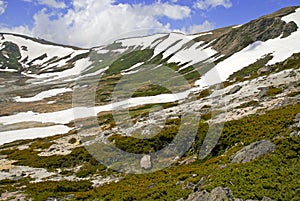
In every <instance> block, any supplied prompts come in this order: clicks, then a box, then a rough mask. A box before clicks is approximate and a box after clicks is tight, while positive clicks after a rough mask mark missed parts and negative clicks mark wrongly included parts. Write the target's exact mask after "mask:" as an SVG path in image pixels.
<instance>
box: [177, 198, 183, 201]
mask: <svg viewBox="0 0 300 201" xmlns="http://www.w3.org/2000/svg"><path fill="white" fill-rule="evenodd" d="M176 201H184V199H183V198H180V199H179V200H176Z"/></svg>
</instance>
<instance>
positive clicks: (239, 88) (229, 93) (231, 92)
mask: <svg viewBox="0 0 300 201" xmlns="http://www.w3.org/2000/svg"><path fill="white" fill-rule="evenodd" d="M241 88H242V87H241V86H240V85H236V86H235V87H233V88H232V89H230V91H229V92H228V93H227V95H231V94H235V93H237V92H238V91H239V90H241Z"/></svg>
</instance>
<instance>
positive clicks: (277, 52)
mask: <svg viewBox="0 0 300 201" xmlns="http://www.w3.org/2000/svg"><path fill="white" fill-rule="evenodd" d="M282 20H284V21H285V22H287V23H288V22H290V21H294V22H295V23H296V24H297V26H298V30H297V31H296V32H294V33H292V34H291V35H290V36H289V37H287V38H281V36H280V37H278V38H275V39H270V40H267V41H266V42H261V41H257V42H255V43H253V44H251V45H249V46H248V47H246V48H245V49H243V50H241V51H240V52H237V53H235V54H234V55H232V56H231V57H229V58H227V59H226V60H224V61H222V62H220V63H218V64H217V65H216V66H215V67H214V68H213V69H212V70H210V71H209V72H207V73H206V74H205V75H204V76H203V77H202V78H201V79H200V80H198V81H196V83H195V84H196V85H198V86H200V87H202V88H204V87H206V86H210V85H214V84H217V83H219V82H220V81H225V80H227V79H228V77H229V76H230V75H232V74H233V73H234V72H236V71H239V70H241V69H242V68H244V67H246V66H248V65H250V64H252V63H254V62H256V61H257V60H258V59H260V58H262V57H263V56H265V55H267V54H270V53H271V54H272V55H273V56H274V57H273V59H272V60H270V61H269V62H268V64H269V65H271V64H275V63H276V62H281V61H284V60H286V59H287V58H288V57H290V56H292V55H293V53H296V52H300V43H299V38H300V9H297V10H296V12H295V13H292V14H290V15H288V16H286V17H283V18H282Z"/></svg>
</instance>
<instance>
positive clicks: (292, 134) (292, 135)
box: [290, 131, 300, 137]
mask: <svg viewBox="0 0 300 201" xmlns="http://www.w3.org/2000/svg"><path fill="white" fill-rule="evenodd" d="M290 137H300V131H299V132H297V131H293V132H291V134H290Z"/></svg>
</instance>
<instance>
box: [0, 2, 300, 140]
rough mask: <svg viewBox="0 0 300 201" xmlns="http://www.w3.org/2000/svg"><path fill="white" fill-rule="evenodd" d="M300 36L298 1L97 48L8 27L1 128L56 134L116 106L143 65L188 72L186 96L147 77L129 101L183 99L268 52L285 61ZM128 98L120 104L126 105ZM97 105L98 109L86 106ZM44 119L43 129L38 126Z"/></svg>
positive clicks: (0, 42)
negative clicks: (236, 19) (202, 29)
mask: <svg viewBox="0 0 300 201" xmlns="http://www.w3.org/2000/svg"><path fill="white" fill-rule="evenodd" d="M264 30H267V31H266V32H264ZM246 36H247V37H246ZM299 41H300V8H296V7H290V8H286V9H283V10H281V11H279V12H276V13H274V14H271V15H268V16H263V17H261V18H259V19H257V20H253V21H251V22H249V23H246V24H243V25H239V26H233V27H226V28H222V29H218V30H213V31H211V32H207V33H199V34H195V35H184V34H181V33H169V34H154V35H151V36H145V37H137V38H126V39H119V40H117V41H115V42H114V43H113V44H109V45H106V46H101V47H96V48H92V49H80V48H76V47H69V46H62V45H57V44H53V43H50V42H46V41H43V40H40V39H34V38H30V37H26V36H20V35H13V34H6V33H5V34H1V35H0V83H1V85H0V87H1V90H0V107H2V108H3V109H2V110H1V111H0V125H1V126H3V129H2V130H1V128H0V135H10V134H11V135H12V136H14V139H21V138H22V137H25V136H24V135H19V130H22V131H24V132H25V131H26V133H28V132H35V133H36V132H40V131H43V129H45V130H44V132H45V133H47V134H49V135H53V134H58V133H54V132H56V128H57V127H55V126H58V127H59V126H63V127H64V128H66V127H69V128H68V129H65V131H66V130H70V129H72V128H73V127H72V126H73V124H72V122H73V121H74V120H76V118H88V117H90V116H95V115H97V113H99V112H107V111H111V110H113V109H114V107H113V106H115V105H112V104H111V100H112V92H113V90H114V87H115V86H116V85H117V84H118V82H119V81H120V80H121V79H123V78H126V77H134V76H135V75H138V73H141V72H143V71H144V72H148V73H149V74H151V72H154V70H155V69H159V68H163V67H166V68H169V69H171V70H173V71H175V73H174V75H164V77H163V79H165V80H168V81H169V80H171V81H172V79H173V81H174V80H175V79H176V78H177V77H182V78H184V79H185V80H186V81H187V82H186V83H189V84H190V85H189V86H187V85H188V84H186V85H184V87H182V88H180V87H181V86H180V87H179V88H180V90H178V91H176V92H174V94H177V95H179V94H181V95H182V96H180V97H177V98H176V97H174V96H173V95H172V94H165V93H167V92H166V90H162V89H161V88H155V86H152V85H151V83H150V82H148V83H146V86H143V87H144V88H142V89H147V90H148V91H147V90H146V91H145V92H144V91H143V92H141V93H140V95H137V96H136V97H133V98H129V99H128V100H127V101H129V102H130V104H128V105H127V106H128V107H137V106H140V105H145V104H155V103H169V102H175V101H181V100H184V99H187V98H188V97H189V94H191V93H195V94H197V93H198V92H199V91H201V90H203V88H206V87H209V86H210V85H214V84H216V83H219V82H222V81H226V80H227V79H228V78H229V76H230V75H232V74H233V73H235V72H236V71H239V70H241V69H243V68H244V67H247V66H249V65H251V64H253V63H255V62H257V61H258V60H260V59H261V58H264V57H265V56H266V55H270V56H272V58H271V59H270V60H269V61H267V63H266V65H265V64H264V65H265V66H263V67H267V66H268V65H271V64H274V63H276V62H283V61H286V60H287V59H288V58H289V57H291V56H292V55H293V54H295V53H299V52H300V44H299ZM168 76H169V77H168ZM102 78H103V79H102ZM99 80H100V81H99ZM137 80H138V79H137ZM122 81H124V80H122ZM125 81H126V80H125ZM174 83H176V82H174ZM143 84H144V83H143ZM147 84H148V85H147ZM187 87H189V88H187ZM74 89H82V92H83V94H80V96H79V97H80V98H82V100H80V101H81V102H82V103H89V104H90V105H85V104H83V105H79V106H78V107H77V110H80V111H79V113H80V114H81V115H78V111H77V115H75V116H74V108H72V93H71V92H72V90H74ZM89 92H95V94H96V95H95V96H93V97H92V98H93V100H89V99H88V97H89V96H88V94H89ZM139 92H140V91H139ZM153 92H155V93H153ZM172 92H173V91H172ZM124 101H125V102H126V100H124ZM124 101H120V102H118V103H117V105H118V104H124V105H126V104H125V102H124ZM7 103H8V104H7ZM93 104H94V105H93ZM90 109H91V110H93V112H94V113H93V114H91V113H87V111H89V110H90ZM75 111H76V109H75ZM33 122H34V123H33ZM45 123H46V124H45ZM37 125H38V127H39V129H38V130H37V129H35V127H36V126H37ZM53 126H54V127H53ZM16 128H17V129H16ZM53 128H55V129H53ZM59 128H60V127H59ZM32 129H33V130H32ZM11 130H17V131H16V132H11ZM20 132H21V131H20ZM15 136H16V137H15ZM17 136H19V138H18V137H17ZM29 136H30V135H29ZM32 136H33V137H36V136H37V135H35V134H34V135H32ZM27 137H28V136H27V135H26V138H27ZM12 140H13V139H12ZM0 144H1V142H0Z"/></svg>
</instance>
